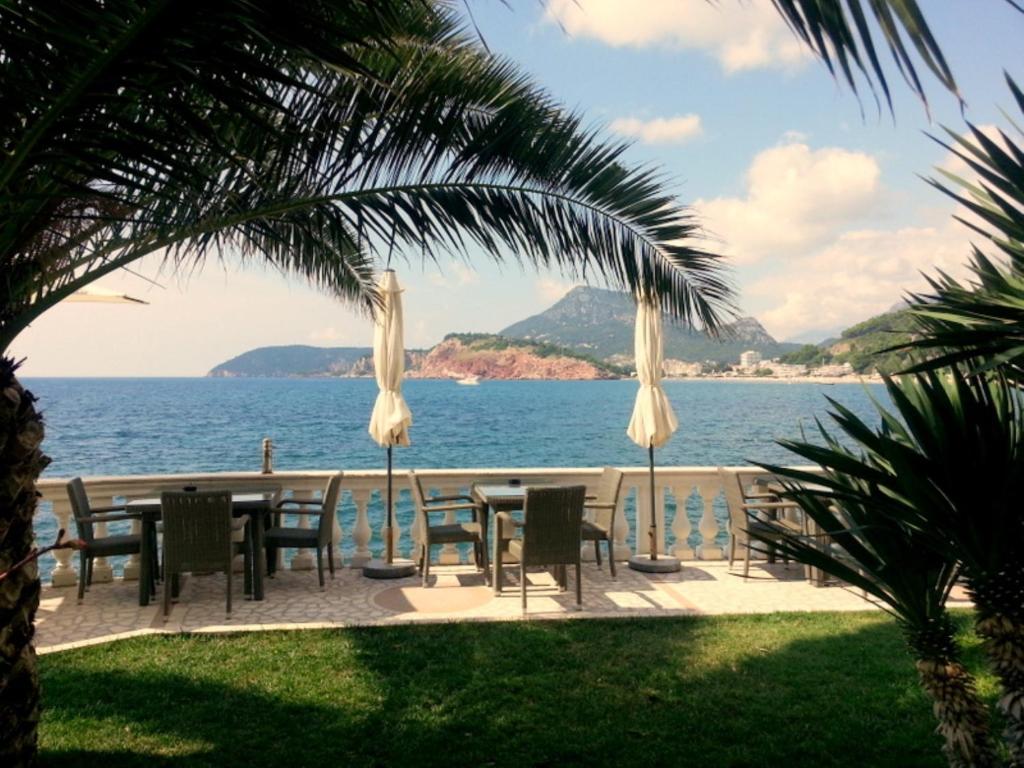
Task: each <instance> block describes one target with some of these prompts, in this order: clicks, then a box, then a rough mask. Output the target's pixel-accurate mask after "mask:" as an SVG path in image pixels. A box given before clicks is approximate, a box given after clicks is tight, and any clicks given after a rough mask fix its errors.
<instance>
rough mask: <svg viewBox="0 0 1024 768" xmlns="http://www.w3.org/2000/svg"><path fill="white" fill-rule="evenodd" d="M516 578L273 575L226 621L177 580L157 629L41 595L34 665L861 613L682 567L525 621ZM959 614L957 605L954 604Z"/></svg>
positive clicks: (537, 600)
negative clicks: (128, 652) (307, 638)
mask: <svg viewBox="0 0 1024 768" xmlns="http://www.w3.org/2000/svg"><path fill="white" fill-rule="evenodd" d="M517 573H518V571H517V569H515V568H508V569H507V570H506V580H505V591H504V593H503V594H502V595H501V596H498V597H495V596H494V595H493V594H492V592H491V589H490V588H489V587H487V586H486V585H485V583H484V580H483V576H482V575H480V574H478V573H477V572H475V570H474V569H473V568H472V567H469V566H436V567H434V568H432V570H431V581H432V585H431V586H430V587H427V588H424V587H422V586H420V581H419V578H418V577H414V578H406V579H397V580H394V581H375V580H371V579H367V578H363V576H362V574H361V572H360V571H358V570H352V569H349V568H343V569H340V570H339V571H338V574H337V577H336V578H335V579H334V580H333V581H331V580H330V579H328V581H327V586H326V588H325V589H323V590H321V589H320V588H319V586H318V585H317V578H316V573H315V572H313V571H287V570H286V571H279V572H278V574H277V575H276V576H275V578H273V579H268V580H267V582H266V599H265V600H263V601H261V602H253V601H251V600H247V599H243V597H242V594H241V583H240V582H241V579H237V580H236V582H235V583H236V585H238V586H237V594H236V596H235V600H234V606H233V610H232V613H231V616H230V618H228V617H227V615H226V614H225V611H224V577H223V576H218V575H211V576H201V577H187V578H186V579H185V580H184V583H183V585H182V589H181V596H180V600H179V601H178V602H176V603H175V604H174V605H173V607H172V610H171V613H170V616H169V617H168V619H167V621H166V622H165V621H164V618H163V614H162V609H161V607H160V605H159V600H158V601H156V602H157V604H156V605H152V604H151V605H149V606H148V607H146V608H141V607H139V605H138V603H137V584H136V582H122V581H115V582H113V583H109V584H97V585H94V586H93V587H92V589H91V590H90V591H89V592H88V593H86V597H85V600H84V602H83V603H81V604H79V603H78V601H77V599H76V598H77V591H76V589H75V588H74V587H65V588H60V589H55V588H46V589H44V590H43V594H42V602H41V605H40V609H39V613H38V616H37V633H36V647H37V649H38V650H39V652H40V653H47V652H52V651H58V650H63V649H66V648H73V647H76V646H80V645H90V644H94V643H101V642H107V641H110V640H115V639H118V638H122V637H130V636H132V635H140V634H152V633H160V632H226V631H251V630H260V629H297V628H310V629H312V628H323V627H346V626H357V625H384V624H395V623H411V622H445V621H504V620H522V619H524V618H527V619H558V618H594V617H619V616H632V617H648V616H680V615H686V614H720V613H771V612H775V611H826V610H827V611H848V610H864V609H866V608H870V605H869V604H868V603H867V602H865V601H864V600H863V599H862V598H861V597H860V593H859V592H857V591H854V590H851V589H849V588H845V587H842V586H838V585H836V586H826V587H820V588H818V587H813V586H811V585H810V584H808V583H807V582H806V581H804V580H803V579H802V578H801V570H800V569H799V568H797V567H796V566H789V567H787V566H783V565H767V564H760V565H754V566H752V567H751V578H750V579H748V580H744V579H743V578H742V576H740V575H738V573H739V571H738V569H737V570H736V571H735V572H734V573H730V572H729V569H728V565H727V563H725V562H723V561H693V562H687V563H684V567H683V570H682V571H681V572H680V573H677V574H669V575H664V576H646V575H643V574H640V573H637V572H636V571H631V570H630V569H629V568H627V567H626V564H625V563H622V564H621V567H620V568H619V569H618V578H617V579H615V580H612V578H611V577H610V575H609V574H608V571H607V567H605V568H603V569H598V567H597V566H596V565H595V564H594V563H592V562H589V563H584V565H583V609H582V610H581V611H578V610H576V609H575V587H574V583H573V581H572V577H570V580H569V590H568V591H567V592H562V593H560V592H559V591H558V589H557V587H556V586H555V583H554V581H553V580H552V578H551V576H550V575H549V574H548V573H547V572H540V571H538V572H536V573H529V574H528V579H529V581H530V585H531V589H530V592H529V604H528V610H527V613H526V614H524V613H523V612H522V610H521V607H520V597H519V585H518V581H517ZM956 602H958V603H961V604H963V605H966V604H967V603H965V602H962V601H959V600H958V601H956Z"/></svg>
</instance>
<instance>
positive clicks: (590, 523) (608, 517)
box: [583, 467, 622, 578]
mask: <svg viewBox="0 0 1024 768" xmlns="http://www.w3.org/2000/svg"><path fill="white" fill-rule="evenodd" d="M621 489H622V472H620V471H619V470H617V469H615V467H605V468H604V472H602V473H601V482H600V483H598V486H597V493H596V494H595V495H593V496H587V500H586V502H585V503H584V504H583V511H584V512H586V511H588V510H593V512H594V516H593V519H592V520H584V521H583V540H584V541H592V542H594V559H596V560H597V565H598V567H600V566H601V542H602V541H605V542H607V543H608V569H609V570H610V571H611V574H612V578H615V511H616V509H618V506H619V491H620V490H621Z"/></svg>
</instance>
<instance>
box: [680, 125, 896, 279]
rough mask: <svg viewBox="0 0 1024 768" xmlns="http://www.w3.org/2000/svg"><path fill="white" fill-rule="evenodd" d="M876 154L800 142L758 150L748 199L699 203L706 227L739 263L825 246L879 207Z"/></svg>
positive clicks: (749, 175) (748, 184) (748, 183)
mask: <svg viewBox="0 0 1024 768" xmlns="http://www.w3.org/2000/svg"><path fill="white" fill-rule="evenodd" d="M880 177H881V170H880V168H879V166H878V162H877V161H876V160H875V158H873V157H872V156H871V155H867V154H864V153H863V152H852V151H850V150H846V149H841V148H837V147H825V148H822V149H811V148H810V147H809V146H808V145H807V144H804V143H800V142H796V143H788V144H783V145H781V146H777V147H772V148H770V149H766V150H764V151H763V152H761V153H759V154H758V155H757V156H756V157H755V158H754V160H753V162H752V163H751V165H750V168H749V169H748V170H747V174H746V190H745V191H744V194H743V196H742V197H718V198H714V199H711V200H698V201H696V203H695V204H694V207H695V208H696V209H697V211H698V212H699V213H700V214H701V216H702V219H703V223H704V226H705V228H706V230H707V231H708V232H709V233H710V234H711V235H712V236H714V237H716V238H720V239H721V240H722V241H723V250H724V251H725V252H726V253H727V254H728V255H730V256H731V257H732V259H733V261H734V262H735V263H737V264H750V263H754V262H757V261H760V260H762V259H764V258H768V257H787V258H788V257H791V256H793V255H796V254H800V253H806V252H807V251H808V250H810V249H812V248H815V247H819V246H822V245H824V244H825V243H827V242H829V241H830V240H832V239H834V238H835V237H836V236H837V235H838V234H839V233H840V232H842V231H843V230H844V229H847V228H849V227H850V226H851V225H852V224H854V223H855V222H857V221H858V220H860V219H862V218H864V217H865V216H867V215H868V214H870V213H872V212H874V211H876V210H877V209H878V208H879V206H880V205H881V202H882V198H883V197H884V195H883V190H882V187H881V180H880Z"/></svg>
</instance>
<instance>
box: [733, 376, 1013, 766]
mask: <svg viewBox="0 0 1024 768" xmlns="http://www.w3.org/2000/svg"><path fill="white" fill-rule="evenodd" d="M886 387H887V390H888V393H889V396H890V398H891V399H892V402H893V406H894V410H893V411H890V410H888V409H887V408H885V407H883V406H882V405H881V404H879V403H877V402H876V404H875V405H876V409H877V412H878V415H879V417H880V419H881V425H880V426H879V427H878V428H873V427H871V426H869V425H868V424H867V423H866V422H865V421H864V420H862V419H861V418H859V417H857V416H856V415H854V414H853V413H852V412H851V411H850V410H849V409H847V408H845V407H844V406H843V405H841V404H840V403H838V402H836V401H834V400H831V399H830V401H829V402H830V404H831V405H832V408H833V410H832V411H831V412H830V416H831V418H832V419H833V421H835V423H836V425H838V427H839V428H840V430H841V433H842V440H841V439H839V438H837V437H835V436H833V435H832V434H830V433H829V432H828V431H827V430H826V429H825V428H824V426H822V425H821V424H820V423H819V431H820V433H821V435H822V438H823V440H824V444H813V443H810V442H807V441H806V440H801V441H784V442H782V443H781V444H782V445H783V446H784V447H786V448H788V449H789V450H791V451H792V452H794V453H795V454H796V455H798V456H800V457H801V458H802V459H805V460H809V461H811V462H813V463H814V464H815V465H817V466H818V467H820V468H821V473H820V474H818V473H816V472H807V471H803V470H794V469H787V468H785V467H779V466H774V465H763V466H764V467H765V468H766V469H768V470H770V471H772V472H774V473H776V474H778V475H779V476H780V477H784V478H787V480H788V481H789V482H788V493H787V496H789V497H790V498H792V499H793V500H794V501H795V502H796V503H797V504H798V505H799V506H800V507H801V509H802V510H803V511H804V513H805V514H806V515H807V516H808V517H809V518H810V519H811V520H813V521H814V522H815V524H816V525H817V527H818V529H819V530H820V531H821V532H822V534H824V535H825V536H827V537H828V540H830V542H831V544H830V546H829V547H826V546H824V544H823V542H824V541H825V540H824V539H822V538H817V539H812V538H808V537H804V536H799V535H792V534H789V533H787V532H786V530H785V529H782V528H781V527H780V529H779V531H778V534H779V536H781V537H782V544H781V548H782V550H783V552H784V553H786V554H788V555H790V556H792V557H793V558H794V559H796V560H798V561H801V562H804V563H808V564H811V565H814V566H817V567H819V568H821V569H822V570H824V571H826V572H827V573H830V574H832V575H834V576H837V577H838V578H840V579H843V580H844V581H847V582H849V583H850V584H852V585H854V586H855V587H860V588H862V589H864V590H865V591H866V592H867V593H868V594H870V595H872V596H874V597H875V598H877V599H879V600H881V601H882V602H883V603H884V604H885V605H886V606H887V607H888V608H889V609H890V610H891V611H892V612H893V613H894V614H895V615H896V616H897V617H898V618H899V620H900V621H901V622H902V623H903V625H904V627H905V628H906V629H907V637H908V642H909V644H910V646H911V648H912V649H913V650H914V651H915V653H916V655H917V656H918V668H919V670H920V671H921V674H922V683H923V685H924V686H925V688H926V689H927V690H928V691H929V693H930V694H931V695H932V697H933V698H934V699H935V701H936V715H937V716H938V717H939V719H940V730H941V731H942V732H943V734H944V735H945V736H946V739H947V744H946V752H947V755H948V756H949V757H950V760H951V762H952V763H953V764H963V765H973V764H975V763H973V762H970V760H979V759H982V758H983V759H984V760H990V759H991V755H990V754H989V751H990V750H988V749H987V748H986V749H985V750H983V751H982V754H981V755H980V756H979V755H972V753H971V752H970V749H974V748H975V747H976V746H977V745H978V744H982V743H984V742H987V739H988V723H987V720H985V719H984V718H983V717H982V714H983V710H982V709H980V708H979V707H980V705H979V704H978V702H977V699H976V696H974V694H973V692H972V689H971V688H970V686H967V687H965V681H967V680H968V678H966V677H964V676H965V675H966V672H965V671H964V670H963V668H962V665H960V663H959V660H958V658H957V655H956V648H955V643H954V641H953V637H952V634H951V628H950V627H949V624H948V619H946V618H945V613H944V609H943V607H942V606H943V603H944V601H945V598H946V596H947V594H948V590H949V588H950V586H951V585H952V581H953V578H954V575H955V573H956V572H957V571H960V572H961V573H962V576H963V578H964V579H965V581H966V584H967V588H968V590H969V592H970V595H971V597H972V599H973V600H974V602H975V605H976V607H977V613H976V619H977V629H978V632H979V634H981V635H982V636H983V637H984V638H985V639H986V648H987V651H988V657H989V659H990V661H991V663H992V665H993V668H994V669H995V671H996V673H997V674H998V675H999V677H1000V680H1001V681H1002V684H1003V690H1004V695H1003V697H1002V699H1001V700H1000V708H1001V709H1002V710H1003V713H1004V714H1005V715H1006V718H1007V722H1008V730H1007V734H1006V737H1007V745H1008V747H1009V749H1010V752H1011V755H1012V756H1013V759H1014V760H1017V761H1019V759H1020V754H1021V753H1020V747H1021V742H1020V726H1021V719H1020V715H1021V713H1022V709H1021V702H1022V701H1024V699H1022V690H1021V681H1022V674H1021V673H1022V670H1024V666H1022V663H1024V646H1022V644H1021V643H1022V641H1024V631H1022V630H1024V623H1022V621H1021V620H1022V618H1024V557H1022V553H1024V521H1022V517H1021V514H1020V509H1021V505H1020V498H1019V491H1020V488H1019V483H1020V478H1021V477H1024V403H1022V400H1021V395H1020V392H1019V391H1018V390H1016V389H1015V388H1014V387H1013V386H1011V385H1010V384H1008V383H1007V382H1006V380H1005V379H1003V378H1002V377H998V376H992V377H987V378H982V377H978V376H972V375H969V374H967V373H965V372H964V371H962V370H960V369H958V368H954V369H950V370H946V371H942V372H927V373H920V374H916V375H914V376H907V377H903V378H901V379H887V380H886ZM848 444H850V445H853V446H855V447H854V448H851V447H849V446H848ZM752 535H755V537H756V533H753V532H752ZM946 676H951V677H950V679H945V678H946ZM957 681H960V682H957ZM972 733H973V734H974V735H973V736H972V735H971V734H972ZM968 747H970V749H968ZM956 760H960V761H961V762H960V763H956V762H955V761H956ZM965 761H966V762H965ZM985 764H990V763H985ZM1016 764H1017V763H1016V762H1015V763H1014V765H1016Z"/></svg>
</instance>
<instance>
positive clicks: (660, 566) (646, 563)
mask: <svg viewBox="0 0 1024 768" xmlns="http://www.w3.org/2000/svg"><path fill="white" fill-rule="evenodd" d="M629 567H630V568H632V569H633V570H634V571H642V572H644V573H676V572H677V571H678V570H679V569H680V568H682V566H681V565H680V564H679V558H678V557H669V556H667V555H658V559H657V560H652V559H651V556H650V555H633V556H632V557H631V558H629Z"/></svg>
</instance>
